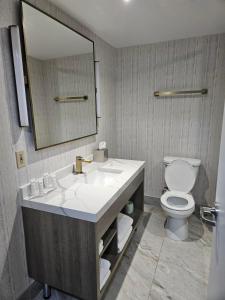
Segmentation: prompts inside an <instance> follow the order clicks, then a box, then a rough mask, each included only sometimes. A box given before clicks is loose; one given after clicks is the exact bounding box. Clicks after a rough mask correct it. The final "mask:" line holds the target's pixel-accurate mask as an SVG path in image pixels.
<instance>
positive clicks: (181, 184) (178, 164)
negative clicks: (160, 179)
mask: <svg viewBox="0 0 225 300" xmlns="http://www.w3.org/2000/svg"><path fill="white" fill-rule="evenodd" d="M195 178H196V175H195V171H194V168H193V167H192V166H191V164H190V163H188V162H186V161H184V160H175V161H173V162H172V163H171V164H170V165H169V166H167V167H166V169H165V181H166V184H167V186H168V188H169V190H170V191H180V192H183V193H189V192H190V191H191V190H192V189H193V187H194V184H195Z"/></svg>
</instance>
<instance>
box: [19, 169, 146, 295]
mask: <svg viewBox="0 0 225 300" xmlns="http://www.w3.org/2000/svg"><path fill="white" fill-rule="evenodd" d="M129 200H132V201H133V203H134V213H133V215H132V217H133V219H134V223H133V231H132V233H131V235H130V238H129V240H128V242H127V243H126V245H125V247H124V249H123V251H122V252H121V253H120V254H118V253H117V222H116V218H117V216H118V214H119V213H120V211H121V210H122V209H123V208H124V206H125V205H126V204H127V202H128V201H129ZM143 205H144V170H143V171H141V172H140V173H139V174H138V175H137V176H136V177H135V179H134V180H133V181H132V182H131V183H130V184H129V186H128V187H127V188H126V189H125V190H124V191H123V192H122V194H121V195H120V196H119V197H118V199H117V200H116V201H115V202H114V203H113V204H112V205H111V207H110V208H109V209H108V210H107V211H106V212H105V214H104V215H103V216H102V217H101V218H100V219H99V221H98V222H96V223H94V222H89V221H84V220H79V219H75V218H71V217H67V216H63V215H58V214H54V213H48V212H44V211H40V210H36V209H31V208H26V207H23V209H22V210H23V221H24V231H25V239H26V254H27V263H28V272H29V276H30V277H32V278H33V279H35V280H36V281H39V282H41V283H43V284H44V283H45V284H48V285H49V286H50V287H53V288H56V289H59V290H61V291H63V292H66V293H68V294H71V295H73V296H75V297H77V298H80V299H83V300H95V299H96V300H98V299H102V297H103V295H104V294H105V291H106V289H107V287H108V285H109V283H110V281H111V279H112V277H113V276H114V275H115V271H116V268H117V267H118V264H119V262H120V260H121V258H122V256H123V254H124V252H125V250H126V248H127V246H128V244H129V241H130V239H131V238H132V235H133V233H134V231H135V229H136V227H137V225H138V221H139V220H140V217H141V215H142V213H143ZM101 238H103V240H104V248H103V250H102V253H100V254H99V241H100V239H101ZM101 256H102V257H104V258H106V259H108V260H110V262H111V275H110V277H109V279H108V280H107V282H106V284H105V286H104V287H103V289H102V290H101V291H100V282H99V281H100V279H99V260H100V257H101Z"/></svg>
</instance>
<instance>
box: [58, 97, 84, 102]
mask: <svg viewBox="0 0 225 300" xmlns="http://www.w3.org/2000/svg"><path fill="white" fill-rule="evenodd" d="M54 100H55V101H56V102H73V101H85V100H88V96H78V97H75V96H71V97H55V98H54Z"/></svg>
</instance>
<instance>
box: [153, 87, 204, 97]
mask: <svg viewBox="0 0 225 300" xmlns="http://www.w3.org/2000/svg"><path fill="white" fill-rule="evenodd" d="M207 94H208V89H202V90H184V91H156V92H154V96H155V97H173V96H188V95H190V96H191V95H207Z"/></svg>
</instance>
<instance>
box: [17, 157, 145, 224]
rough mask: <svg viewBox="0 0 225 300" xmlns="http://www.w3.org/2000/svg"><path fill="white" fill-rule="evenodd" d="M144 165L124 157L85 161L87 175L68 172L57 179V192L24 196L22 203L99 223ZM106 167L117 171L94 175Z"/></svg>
mask: <svg viewBox="0 0 225 300" xmlns="http://www.w3.org/2000/svg"><path fill="white" fill-rule="evenodd" d="M144 166H145V162H143V161H135V160H124V159H108V160H107V161H106V162H104V163H97V162H93V163H91V164H89V165H85V164H84V166H83V171H84V172H85V173H86V174H80V175H74V174H72V173H69V174H66V176H65V177H63V178H59V179H58V180H57V181H58V188H57V189H56V190H55V191H52V192H51V193H49V194H47V195H45V196H43V197H38V198H33V199H28V198H25V197H23V199H22V206H23V207H28V208H33V209H37V210H42V211H45V212H50V213H55V214H59V215H63V216H69V217H72V218H77V219H82V220H86V221H90V222H97V221H98V220H99V219H100V218H101V217H102V215H103V214H104V213H105V212H106V211H107V210H108V209H109V207H110V206H111V205H112V204H113V202H114V201H115V200H116V199H117V198H118V197H119V196H120V194H121V193H122V192H123V191H124V190H125V189H126V187H127V186H128V185H129V184H130V183H131V182H132V181H133V179H134V178H135V177H136V176H137V175H138V174H139V173H140V172H141V171H142V170H143V169H144ZM107 168H108V169H110V170H115V173H110V174H109V176H108V173H107V172H106V173H104V174H106V176H105V177H106V178H104V174H103V175H101V176H102V177H101V180H99V179H98V177H95V174H100V173H98V170H107ZM71 170H72V166H71ZM117 171H119V172H117ZM64 173H65V172H64ZM64 175H65V174H64ZM57 177H58V176H57ZM89 180H90V182H91V184H90V183H89ZM102 180H103V181H104V182H103V181H102ZM87 181H88V184H87Z"/></svg>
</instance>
